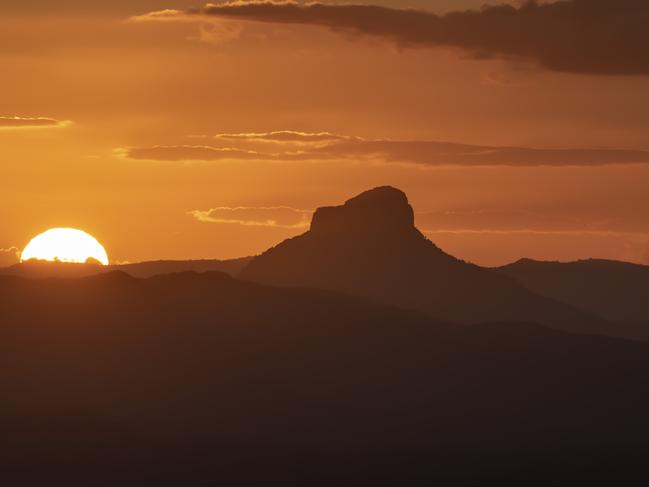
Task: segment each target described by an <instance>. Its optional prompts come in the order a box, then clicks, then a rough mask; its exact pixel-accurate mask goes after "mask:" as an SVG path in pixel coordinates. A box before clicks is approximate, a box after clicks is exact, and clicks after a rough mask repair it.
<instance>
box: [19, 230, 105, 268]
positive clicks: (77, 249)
mask: <svg viewBox="0 0 649 487" xmlns="http://www.w3.org/2000/svg"><path fill="white" fill-rule="evenodd" d="M32 259H36V260H46V261H51V262H72V263H78V264H81V263H85V262H87V261H88V260H89V259H94V260H96V261H97V262H99V263H101V264H102V265H108V254H106V250H105V249H104V247H103V246H102V245H101V244H100V243H99V242H98V241H97V239H95V238H94V237H93V236H91V235H89V234H87V233H86V232H84V231H82V230H77V229H75V228H52V229H50V230H47V231H46V232H43V233H41V234H40V235H37V236H36V237H34V238H33V239H32V240H31V241H30V242H29V243H28V244H27V246H26V247H25V249H24V250H23V251H22V253H21V255H20V261H21V262H25V261H28V260H32Z"/></svg>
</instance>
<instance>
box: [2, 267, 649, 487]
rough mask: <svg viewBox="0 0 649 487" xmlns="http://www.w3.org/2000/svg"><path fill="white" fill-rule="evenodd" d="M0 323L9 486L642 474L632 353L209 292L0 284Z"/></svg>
mask: <svg viewBox="0 0 649 487" xmlns="http://www.w3.org/2000/svg"><path fill="white" fill-rule="evenodd" d="M0 309H1V310H2V320H0V348H1V353H0V363H1V366H0V383H1V384H2V388H3V400H2V403H1V404H0V437H2V442H0V467H1V468H0V470H2V472H3V480H5V481H6V482H9V483H8V485H43V482H45V483H47V484H57V485H58V484H65V485H71V482H75V484H77V485H106V486H114V485H155V486H161V485H174V486H176V485H192V486H194V485H219V484H220V483H222V484H223V485H228V486H233V485H250V486H258V485H289V484H290V485H322V486H324V485H327V486H330V485H341V486H344V485H385V486H388V485H405V486H409V487H410V486H414V485H422V486H423V485H430V482H433V481H440V480H442V481H444V479H446V481H444V482H443V483H442V485H457V483H459V482H462V483H463V484H465V485H473V484H475V485H485V482H487V481H493V482H500V483H499V485H502V483H501V482H502V480H503V479H507V480H515V481H517V485H535V484H534V482H539V483H538V484H536V485H547V481H548V480H553V484H552V485H576V484H575V482H582V483H583V482H587V483H589V485H593V481H598V480H602V479H608V477H607V474H610V475H611V476H612V478H614V479H617V480H619V475H620V472H621V471H623V472H624V473H629V472H635V471H636V470H639V469H641V468H642V467H643V465H645V457H644V456H643V453H644V448H645V446H646V445H647V443H648V441H649V440H647V438H649V419H648V418H649V417H648V416H647V414H646V411H647V410H648V408H649V391H648V389H647V379H646V378H647V375H648V374H649V345H647V344H643V343H639V342H631V341H625V340H620V339H613V338H606V337H600V336H588V335H578V334H574V335H573V334H566V333H563V332H560V331H555V330H552V329H548V328H544V327H541V326H538V325H530V324H525V323H517V324H507V323H493V324H483V325H480V326H469V327H462V326H457V325H450V324H445V323H440V322H436V321H434V320H432V319H431V318H429V317H428V316H427V315H425V314H423V313H419V312H416V311H404V310H401V309H398V308H396V307H392V306H389V305H380V304H375V303H372V302H370V301H367V300H364V299H361V298H355V297H352V296H348V295H344V294H338V293H334V292H328V291H318V290H308V289H284V288H275V287H266V286H263V285H259V284H254V283H250V282H245V281H238V280H236V279H233V278H231V277H229V276H227V275H226V274H223V273H204V274H195V273H183V274H171V275H163V276H158V277H154V278H151V279H146V280H140V279H135V278H133V277H131V276H128V275H127V274H125V273H121V272H115V273H109V274H102V275H96V276H92V277H87V278H83V279H43V280H39V279H24V278H19V277H12V276H0ZM607 462H608V463H607ZM607 468H608V469H609V470H610V471H607V470H606V469H607ZM14 478H15V479H18V480H19V482H17V481H16V480H14ZM9 479H10V480H9ZM33 479H37V480H38V482H36V481H35V480H33ZM451 480H452V481H453V482H452V483H449V482H451ZM608 480H609V481H610V479H608ZM521 482H523V483H521Z"/></svg>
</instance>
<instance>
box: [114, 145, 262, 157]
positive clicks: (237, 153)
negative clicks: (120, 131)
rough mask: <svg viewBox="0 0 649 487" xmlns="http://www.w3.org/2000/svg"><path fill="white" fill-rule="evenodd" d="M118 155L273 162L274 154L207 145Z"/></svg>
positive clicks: (161, 147)
mask: <svg viewBox="0 0 649 487" xmlns="http://www.w3.org/2000/svg"><path fill="white" fill-rule="evenodd" d="M116 153H117V155H119V156H121V157H125V158H128V159H139V160H151V161H229V160H246V161H250V160H271V159H273V158H274V156H273V155H272V154H261V153H258V152H255V151H249V150H244V149H236V148H231V147H212V146H206V145H156V146H153V147H130V148H125V149H116Z"/></svg>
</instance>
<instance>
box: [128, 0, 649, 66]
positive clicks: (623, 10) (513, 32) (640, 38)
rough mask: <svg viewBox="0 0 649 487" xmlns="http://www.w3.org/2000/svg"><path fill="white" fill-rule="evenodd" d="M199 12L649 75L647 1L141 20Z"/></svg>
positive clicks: (236, 9)
mask: <svg viewBox="0 0 649 487" xmlns="http://www.w3.org/2000/svg"><path fill="white" fill-rule="evenodd" d="M191 16H199V17H203V18H208V17H210V18H227V19H239V20H248V21H256V22H268V23H282V24H301V25H315V26H321V27H327V28H330V29H333V30H336V31H343V32H351V33H355V34H361V35H368V36H373V37H378V38H383V39H386V40H389V41H391V42H395V43H396V44H398V45H400V46H413V47H416V46H420V47H434V46H446V47H456V48H460V49H464V50H467V51H468V52H470V53H472V55H473V56H475V57H476V58H493V57H501V58H522V59H528V60H532V61H534V62H536V63H538V64H539V65H540V66H542V67H544V68H547V69H550V70H553V71H561V72H572V73H589V74H609V75H646V74H649V29H647V25H648V23H649V2H647V1H646V0H560V1H557V2H539V1H536V0H526V1H525V2H524V3H523V4H522V5H521V6H520V7H514V6H512V5H498V6H485V7H483V8H482V9H480V10H471V11H461V12H451V13H448V14H445V15H436V14H433V13H431V12H427V11H420V10H412V9H396V8H389V7H383V6H375V5H348V4H327V3H320V2H313V3H306V4H303V3H297V2H295V1H269V0H266V1H258V0H252V1H251V0H238V1H234V2H226V3H220V4H208V5H206V6H205V7H203V8H201V9H193V10H165V11H160V12H151V13H149V14H146V15H142V16H139V17H136V19H138V20H173V19H187V17H191Z"/></svg>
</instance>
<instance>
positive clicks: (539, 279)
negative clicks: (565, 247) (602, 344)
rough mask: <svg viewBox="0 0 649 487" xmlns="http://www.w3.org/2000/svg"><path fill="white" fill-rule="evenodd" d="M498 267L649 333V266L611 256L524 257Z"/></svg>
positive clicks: (533, 287) (529, 284)
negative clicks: (550, 259)
mask: <svg viewBox="0 0 649 487" xmlns="http://www.w3.org/2000/svg"><path fill="white" fill-rule="evenodd" d="M496 271H498V272H500V273H502V274H505V275H507V276H510V277H512V278H515V279H516V280H518V281H519V282H521V283H522V284H524V285H525V286H526V287H527V288H528V289H530V290H532V291H534V292H535V293H538V294H542V295H544V296H548V297H551V298H554V299H558V300H561V301H564V302H566V303H570V304H572V305H574V306H578V307H579V308H581V309H584V310H587V311H589V312H591V313H593V314H597V315H599V316H602V317H603V318H605V319H607V320H609V321H612V322H616V323H620V324H626V325H627V326H629V327H630V328H633V327H634V325H635V329H636V332H637V333H638V334H641V333H644V336H646V337H649V266H645V265H638V264H631V263H628V262H615V261H610V260H596V259H590V260H580V261H577V262H567V263H562V262H540V261H534V260H530V259H522V260H520V261H518V262H515V263H513V264H509V265H506V266H504V267H500V268H498V269H496Z"/></svg>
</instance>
